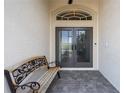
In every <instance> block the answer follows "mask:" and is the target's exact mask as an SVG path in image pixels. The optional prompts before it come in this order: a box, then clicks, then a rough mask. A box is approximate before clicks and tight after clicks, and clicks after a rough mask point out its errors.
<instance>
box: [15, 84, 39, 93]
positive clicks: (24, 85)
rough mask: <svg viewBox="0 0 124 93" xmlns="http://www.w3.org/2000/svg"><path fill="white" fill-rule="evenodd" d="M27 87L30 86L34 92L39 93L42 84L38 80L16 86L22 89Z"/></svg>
mask: <svg viewBox="0 0 124 93" xmlns="http://www.w3.org/2000/svg"><path fill="white" fill-rule="evenodd" d="M26 87H28V88H30V89H31V90H32V91H33V93H38V90H39V89H40V84H39V83H38V82H29V83H26V84H23V85H18V86H16V90H17V89H18V88H21V89H22V90H25V89H26Z"/></svg>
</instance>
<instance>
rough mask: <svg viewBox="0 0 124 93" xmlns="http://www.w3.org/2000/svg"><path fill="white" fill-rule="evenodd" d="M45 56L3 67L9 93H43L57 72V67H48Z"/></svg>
mask: <svg viewBox="0 0 124 93" xmlns="http://www.w3.org/2000/svg"><path fill="white" fill-rule="evenodd" d="M49 64H52V62H51V63H48V62H47V59H46V57H45V56H42V57H35V58H32V59H29V60H27V61H26V62H24V63H21V64H18V65H15V66H13V67H12V68H9V69H5V70H4V74H5V76H6V78H7V82H8V85H9V87H10V90H11V93H45V92H46V90H47V88H48V87H49V85H50V83H51V82H52V80H53V79H54V77H55V76H56V74H58V77H59V78H60V74H59V67H58V66H56V67H49Z"/></svg>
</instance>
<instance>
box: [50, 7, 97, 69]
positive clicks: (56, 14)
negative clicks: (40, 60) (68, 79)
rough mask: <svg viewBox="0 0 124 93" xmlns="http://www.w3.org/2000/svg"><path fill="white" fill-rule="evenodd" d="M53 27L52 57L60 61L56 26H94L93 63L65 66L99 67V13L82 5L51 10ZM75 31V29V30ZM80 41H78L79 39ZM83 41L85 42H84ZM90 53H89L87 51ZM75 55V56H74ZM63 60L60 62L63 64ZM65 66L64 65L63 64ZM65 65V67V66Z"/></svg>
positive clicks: (51, 34) (52, 59) (77, 67)
mask: <svg viewBox="0 0 124 93" xmlns="http://www.w3.org/2000/svg"><path fill="white" fill-rule="evenodd" d="M50 25H51V28H50V40H51V42H50V59H51V61H54V60H57V62H60V59H61V56H60V55H59V54H60V51H59V53H57V52H58V50H57V49H58V46H56V44H57V42H58V41H57V40H58V39H57V38H56V32H57V30H56V28H57V27H59V28H64V27H65V28H69V27H70V28H74V29H76V28H82V29H83V28H84V29H86V28H92V36H93V38H92V40H91V41H92V44H90V45H91V47H92V51H90V54H89V55H90V60H92V62H91V61H90V62H91V63H92V64H90V66H89V65H88V66H75V65H74V64H73V66H67V67H66V66H65V67H66V69H67V68H68V69H70V68H72V69H84V67H85V69H97V52H98V51H97V50H98V47H97V14H96V12H95V11H93V10H92V9H89V8H87V7H84V6H82V5H67V6H63V7H61V8H59V9H56V10H54V11H51V24H50ZM74 33H75V31H74ZM77 42H78V41H77ZM82 43H83V42H82ZM87 54H88V53H87ZM91 55H92V56H91ZM75 56H76V55H75ZM73 57H74V56H73ZM61 63H62V62H60V65H61ZM63 67H64V66H63ZM65 67H64V68H65ZM79 67H80V68H79Z"/></svg>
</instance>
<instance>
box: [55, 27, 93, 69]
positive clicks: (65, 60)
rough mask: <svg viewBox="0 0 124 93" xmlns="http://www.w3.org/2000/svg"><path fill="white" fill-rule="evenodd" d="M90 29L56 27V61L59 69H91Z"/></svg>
mask: <svg viewBox="0 0 124 93" xmlns="http://www.w3.org/2000/svg"><path fill="white" fill-rule="evenodd" d="M92 46H93V28H92V27H57V28H56V60H57V62H58V64H59V65H60V66H61V67H92V66H93V62H92V58H93V57H92V54H93V53H92V51H93V49H92V48H93V47H92Z"/></svg>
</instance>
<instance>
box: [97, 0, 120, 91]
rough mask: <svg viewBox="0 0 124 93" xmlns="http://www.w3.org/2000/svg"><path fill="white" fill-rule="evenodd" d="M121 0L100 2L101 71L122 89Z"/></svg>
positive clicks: (103, 0) (102, 0)
mask: <svg viewBox="0 0 124 93" xmlns="http://www.w3.org/2000/svg"><path fill="white" fill-rule="evenodd" d="M119 14H120V11H119V0H101V1H100V20H99V21H100V30H99V70H100V72H102V74H103V75H104V76H105V77H106V78H107V79H108V80H109V81H110V82H111V83H112V84H113V85H114V86H115V87H116V88H117V89H118V90H119V88H120V25H119V24H120V22H119V20H120V15H119Z"/></svg>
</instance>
